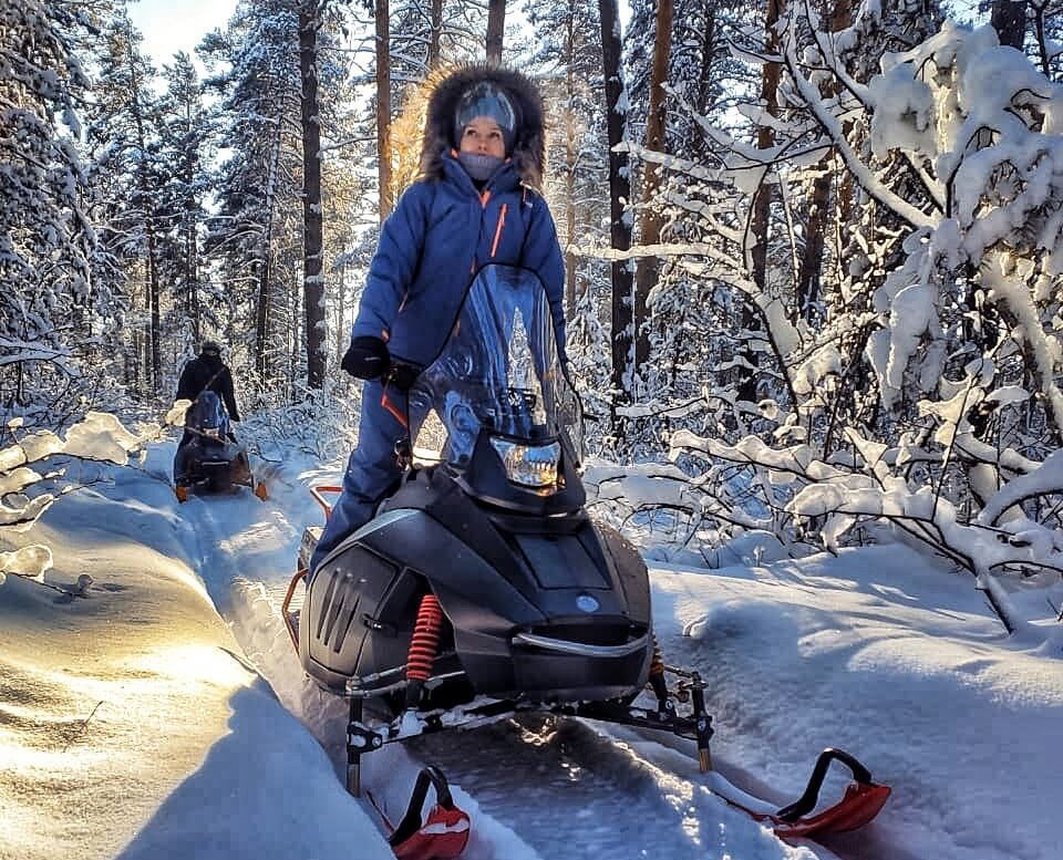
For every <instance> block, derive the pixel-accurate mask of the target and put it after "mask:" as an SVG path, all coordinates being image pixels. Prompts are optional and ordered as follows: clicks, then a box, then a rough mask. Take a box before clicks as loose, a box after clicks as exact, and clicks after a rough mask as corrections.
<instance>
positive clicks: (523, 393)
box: [410, 266, 583, 466]
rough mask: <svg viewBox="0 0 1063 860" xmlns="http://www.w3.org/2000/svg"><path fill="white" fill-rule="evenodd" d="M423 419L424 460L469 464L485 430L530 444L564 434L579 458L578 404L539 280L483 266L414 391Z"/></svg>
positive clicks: (418, 446) (414, 405)
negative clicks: (451, 326) (479, 437)
mask: <svg viewBox="0 0 1063 860" xmlns="http://www.w3.org/2000/svg"><path fill="white" fill-rule="evenodd" d="M410 411H411V416H422V415H423V416H425V418H424V420H423V423H422V424H421V429H420V432H419V433H418V435H417V438H416V441H415V443H414V450H415V453H416V455H417V456H418V457H420V458H432V459H442V460H445V461H446V462H448V463H451V464H453V465H456V466H461V465H462V464H464V463H465V462H467V460H468V458H469V456H470V455H471V454H472V449H473V444H474V443H475V442H476V438H477V436H478V435H479V433H480V431H481V429H486V430H488V431H489V432H490V433H492V434H494V435H498V436H505V437H508V438H511V439H515V440H519V441H522V442H529V443H533V444H541V443H544V442H548V441H551V440H555V439H558V438H559V437H562V436H564V437H567V438H568V439H569V441H570V442H571V444H572V451H573V453H574V454H575V455H576V457H577V459H579V458H581V456H582V441H583V440H582V428H581V422H582V414H581V410H580V405H579V399H578V397H577V396H576V393H575V391H573V389H572V387H571V385H570V384H569V382H568V380H567V379H566V378H565V375H564V372H563V370H562V367H561V361H560V359H559V357H558V351H557V338H556V335H555V333H554V324H553V318H552V316H551V314H550V305H549V303H548V302H547V299H546V292H545V290H544V289H543V286H542V284H541V283H540V281H539V279H538V277H536V275H535V274H534V273H532V272H530V271H528V270H526V269H517V268H513V267H510V266H486V267H485V268H483V269H481V270H480V272H479V273H478V274H477V276H476V278H475V280H474V281H473V282H472V284H471V285H470V287H469V292H468V294H467V296H466V298H465V302H464V304H463V305H462V307H461V310H460V311H459V312H458V317H457V320H456V321H455V323H454V327H453V329H452V330H451V334H450V338H449V340H448V341H447V343H446V344H445V345H444V346H443V350H442V351H441V352H440V354H439V356H438V357H437V358H436V360H435V361H434V362H433V363H432V364H430V365H429V366H428V367H427V368H425V370H424V372H423V373H422V374H421V376H420V378H419V379H418V381H417V384H416V385H415V386H414V387H413V389H411V391H410Z"/></svg>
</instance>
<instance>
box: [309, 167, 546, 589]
mask: <svg viewBox="0 0 1063 860" xmlns="http://www.w3.org/2000/svg"><path fill="white" fill-rule="evenodd" d="M488 263H503V264H510V265H519V266H523V267H524V268H527V269H531V270H532V271H534V272H535V273H536V274H538V276H539V278H540V280H541V281H542V283H543V286H544V287H545V289H546V293H547V297H548V299H549V301H550V306H551V310H552V312H553V317H554V325H555V328H556V330H557V335H558V349H559V351H560V354H561V356H562V357H563V356H564V354H565V352H564V344H565V335H564V332H565V317H564V304H563V292H564V263H563V260H562V256H561V249H560V246H559V245H558V241H557V233H556V229H555V227H554V221H553V218H552V217H551V215H550V210H549V209H548V207H547V205H546V201H545V200H544V199H543V198H542V197H541V196H540V195H539V194H538V193H537V192H535V191H533V190H531V189H529V188H527V187H525V186H523V185H521V180H520V177H519V176H518V174H517V170H516V168H515V166H514V165H513V164H512V163H506V164H504V165H503V166H502V167H500V168H499V169H498V171H496V172H495V174H494V175H493V176H492V177H491V178H490V179H489V180H488V181H487V183H486V184H485V186H484V188H483V191H482V192H481V191H478V190H477V188H476V186H475V185H474V183H473V181H472V179H471V178H470V177H469V175H468V173H466V171H465V169H464V168H463V167H462V166H461V164H460V163H459V162H458V161H457V159H456V158H455V157H454V154H453V153H452V152H446V153H444V154H443V156H442V175H441V177H440V178H437V179H427V180H421V181H419V182H416V183H414V184H413V185H411V186H410V187H409V188H408V189H407V190H406V192H405V193H404V194H403V195H402V198H401V199H400V200H399V203H398V206H397V207H396V208H395V211H394V212H393V213H392V215H391V216H390V217H389V218H388V219H387V221H386V222H385V224H384V227H383V229H382V232H381V236H380V243H379V246H378V248H377V252H376V255H375V256H374V258H373V261H372V264H371V265H370V269H369V277H368V280H367V283H366V288H365V291H364V293H363V295H362V301H361V305H360V306H359V311H358V317H357V320H356V321H355V323H354V328H353V330H352V334H351V336H352V337H358V336H362V335H371V336H373V337H379V338H383V339H384V340H386V341H387V345H388V351H389V353H390V354H391V356H392V357H393V358H394V359H398V360H402V361H405V362H408V363H413V364H416V365H419V366H425V365H427V364H429V363H431V362H432V361H433V360H434V359H435V357H436V356H437V355H438V353H439V351H440V350H441V349H442V347H443V345H444V344H445V342H446V339H447V337H448V335H449V333H450V332H449V329H450V325H451V324H452V322H453V320H454V319H455V316H456V314H457V312H458V309H459V306H460V304H461V301H462V299H463V298H464V296H465V292H466V290H467V288H468V285H469V282H470V281H471V280H472V278H473V276H474V275H475V273H476V271H477V269H479V268H480V267H481V266H483V265H486V264H488ZM383 393H384V390H383V385H382V384H381V382H380V381H379V380H372V381H370V382H367V383H365V385H364V387H363V390H362V415H361V423H360V425H359V436H358V445H357V447H356V448H355V449H354V451H353V452H352V453H351V456H350V459H349V461H348V463H347V470H346V472H345V474H344V477H343V492H342V493H341V495H340V497H339V499H338V500H337V502H336V505H335V507H334V508H333V510H332V513H331V514H330V516H329V518H328V523H327V524H326V527H325V531H324V533H323V534H322V536H321V540H320V541H319V542H318V545H317V548H316V550H315V551H314V554H313V556H312V558H311V561H310V569H311V571H314V570H316V569H317V566H318V564H320V562H321V561H322V559H324V557H325V556H326V555H327V554H328V553H329V552H331V551H332V549H334V548H335V547H336V546H337V545H338V544H339V543H340V542H341V541H342V540H343V539H344V538H345V537H346V536H347V535H349V534H351V533H352V532H354V531H356V530H357V529H358V528H360V527H361V526H363V525H364V524H365V523H367V522H368V521H369V520H370V519H371V518H372V516H373V512H374V511H375V509H376V506H377V504H378V503H379V502H380V500H381V499H382V497H383V496H384V495H385V494H386V493H387V491H388V489H389V487H390V486H391V485H392V484H393V483H394V482H395V481H396V480H397V479H398V478H399V476H400V474H401V473H400V470H399V467H398V466H397V464H396V462H395V456H394V447H395V442H396V441H397V440H399V439H400V438H402V437H403V435H404V433H405V431H404V428H403V427H402V425H401V424H400V422H399V421H398V420H396V418H395V416H394V415H393V414H392V413H391V412H389V411H388V409H387V408H385V407H384V406H382V404H381V400H382V396H383ZM387 393H388V398H389V400H390V402H391V403H392V404H394V406H395V407H397V409H398V410H399V411H400V414H401V412H402V411H404V410H405V401H404V399H403V398H402V397H401V395H399V394H398V393H397V392H396V391H395V390H394V388H389V389H388V392H387Z"/></svg>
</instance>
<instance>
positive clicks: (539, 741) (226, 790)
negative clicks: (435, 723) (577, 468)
mask: <svg viewBox="0 0 1063 860" xmlns="http://www.w3.org/2000/svg"><path fill="white" fill-rule="evenodd" d="M172 454H173V446H172V443H164V444H156V445H154V446H152V447H151V448H150V449H149V452H148V457H147V460H146V461H145V462H144V463H143V464H141V465H138V466H110V465H106V464H99V463H83V464H81V465H80V466H79V468H80V469H81V470H82V472H81V474H79V476H78V477H79V479H80V482H81V484H82V488H81V489H80V490H78V491H76V492H72V493H68V494H66V495H64V496H62V497H61V498H59V499H58V500H57V501H56V502H55V503H54V504H53V505H52V507H51V508H50V509H49V510H48V511H47V512H46V513H45V514H44V516H43V517H42V518H41V520H40V521H38V523H37V524H35V525H34V526H33V527H32V528H30V529H29V530H27V531H24V532H14V531H13V530H10V529H8V530H5V538H6V539H7V541H8V542H9V543H10V542H14V543H16V544H17V545H24V546H28V545H30V544H46V545H48V546H50V547H51V550H52V553H53V557H54V567H53V568H52V569H50V570H48V571H47V572H46V573H44V574H43V576H42V577H41V578H40V579H41V580H43V582H42V581H37V582H34V581H30V580H27V579H25V578H23V577H19V576H14V575H8V576H7V577H6V578H2V575H0V578H2V582H0V858H4V860H8V858H11V860H16V858H17V860H45V858H46V860H54V858H56V857H76V858H79V860H81V858H84V860H94V858H139V857H144V858H148V857H151V858H154V857H166V858H191V857H195V858H197V860H204V858H205V860H212V858H217V860H223V858H224V860H237V858H245V857H246V858H254V860H273V858H277V860H280V858H284V860H288V858H297V857H298V858H318V860H340V858H343V860H350V858H358V860H373V858H388V857H391V856H392V855H391V852H390V850H389V849H388V847H387V844H386V842H385V840H384V836H383V830H382V828H381V826H380V825H379V823H378V819H377V816H376V815H375V813H372V811H371V809H370V807H368V806H367V805H365V803H364V802H359V801H356V800H354V799H352V798H351V797H349V796H348V795H347V794H346V792H345V791H344V789H343V786H342V782H341V778H340V777H339V776H338V773H339V772H340V771H341V769H342V763H343V747H342V734H343V725H344V717H345V714H344V710H343V707H342V704H341V703H339V702H337V701H336V700H334V699H332V698H330V697H328V696H326V695H324V694H322V693H320V692H319V691H318V690H317V689H316V688H315V687H314V686H313V685H312V684H310V683H308V682H307V681H305V679H304V677H303V674H302V671H301V669H300V667H299V665H298V661H297V659H296V657H295V654H294V652H293V649H292V647H291V644H290V642H289V641H288V639H287V636H286V633H285V630H284V627H283V623H282V620H281V618H280V613H279V608H280V603H281V600H282V597H283V593H284V590H285V588H286V587H287V583H288V580H289V578H290V576H291V573H292V570H293V567H294V563H295V558H296V552H297V547H298V541H299V538H300V535H301V533H302V529H303V527H304V525H306V524H307V523H313V522H316V521H319V520H320V516H321V512H320V510H319V509H318V508H317V506H316V504H315V503H314V502H313V501H312V499H311V497H310V495H309V493H308V491H307V488H308V486H309V485H310V484H312V483H331V482H332V481H333V480H334V478H335V475H334V473H328V472H322V471H319V467H317V466H316V465H313V464H311V463H310V462H309V461H307V462H306V463H302V464H301V463H300V462H298V455H293V456H292V457H290V458H289V459H288V460H287V461H286V463H285V464H284V466H283V468H280V467H278V466H277V465H270V464H262V463H259V464H258V467H259V476H260V477H262V478H264V479H265V480H266V482H267V484H268V486H269V489H270V490H271V493H272V495H271V498H270V499H269V500H268V501H266V502H260V501H259V500H258V499H256V498H254V497H253V496H251V495H250V494H249V493H246V492H242V493H240V494H239V495H234V496H231V497H224V498H209V499H193V500H192V501H190V502H189V503H188V504H186V505H183V506H182V505H178V504H177V502H176V499H175V498H174V497H173V493H172V490H171V488H170V486H169V472H170V460H171V458H172ZM84 574H88V575H89V576H90V577H91V578H92V583H91V585H89V586H88V587H87V588H85V589H84V590H83V593H81V594H77V593H76V592H77V591H78V588H77V581H78V578H79V576H82V575H84ZM652 578H653V589H654V617H655V624H656V628H657V633H658V637H659V639H660V642H661V645H662V647H663V650H664V652H665V658H666V661H667V662H669V663H671V664H673V665H680V666H687V667H690V668H696V669H698V670H699V671H701V672H702V674H703V675H704V676H705V677H707V678H708V679H710V687H709V690H708V704H709V708H710V711H711V712H712V713H713V714H714V719H715V726H716V729H717V735H716V737H715V739H714V757H715V760H716V761H717V764H718V766H719V767H720V769H721V771H722V772H724V773H725V774H728V775H730V776H733V777H734V778H735V779H736V780H738V781H743V782H745V784H747V785H749V786H751V787H756V788H758V789H760V790H762V791H769V789H767V785H769V784H770V785H771V786H772V787H773V788H772V789H771V790H774V791H777V792H779V793H778V795H777V800H778V801H779V802H780V803H783V802H786V801H788V800H791V799H793V798H794V797H796V795H797V794H798V793H799V792H800V791H801V789H802V788H803V783H804V780H805V778H806V777H807V774H808V770H809V768H810V766H811V763H812V761H813V760H814V758H815V756H816V754H817V753H818V751H819V750H820V749H821V748H823V747H825V746H829V745H837V746H841V747H844V748H846V749H848V750H849V751H851V752H853V753H854V754H856V755H857V756H859V757H860V758H861V759H862V760H863V761H864V762H865V763H866V764H867V765H868V766H869V767H870V768H871V770H872V772H873V774H874V775H875V777H876V778H877V779H880V780H882V781H885V782H887V783H889V784H891V785H892V786H893V788H894V794H893V797H892V798H891V800H890V802H889V803H888V804H887V806H886V808H885V810H884V811H883V812H882V814H881V815H880V817H879V819H878V820H877V821H876V822H875V823H873V824H872V825H870V826H869V827H867V828H865V829H864V830H862V831H860V832H858V833H855V834H850V835H847V836H845V837H844V838H841V837H839V838H835V839H833V840H831V841H830V842H829V844H828V845H827V846H826V847H824V846H822V845H818V844H814V843H808V842H801V843H797V844H793V845H788V844H786V843H784V842H782V841H780V840H778V839H776V838H775V837H774V836H773V835H772V834H771V833H770V831H768V830H767V829H765V828H763V827H761V826H759V825H756V824H754V823H752V822H751V821H749V820H748V819H747V818H745V816H743V815H742V814H740V813H738V812H736V811H735V810H733V809H730V808H729V807H727V806H726V805H724V804H723V803H722V802H720V801H719V800H717V799H716V798H715V797H714V796H713V795H711V794H710V793H709V792H707V790H706V788H705V780H704V778H703V777H702V776H701V775H699V774H698V772H697V766H696V762H695V761H694V759H693V756H692V749H691V745H688V744H687V743H686V742H679V741H676V740H675V739H669V738H666V737H665V738H653V737H651V736H649V735H647V734H644V733H637V732H634V731H628V730H620V729H617V728H615V727H606V726H602V725H597V724H591V723H583V722H579V721H574V720H570V721H557V720H527V721H523V722H521V723H520V724H519V725H518V724H509V723H507V724H501V725H496V726H493V727H490V728H486V729H480V730H477V731H475V732H469V733H464V734H455V735H450V736H446V735H441V736H435V737H432V738H425V739H420V740H418V741H417V742H414V743H411V744H410V745H409V747H408V748H406V749H400V748H388V749H386V750H384V751H381V752H379V753H374V754H373V755H371V756H369V757H367V759H366V765H365V768H364V781H365V784H366V786H367V787H368V789H369V791H370V792H371V793H372V794H373V796H374V798H375V799H376V801H377V803H378V804H380V805H381V806H382V807H383V808H384V809H385V810H386V811H387V812H388V814H389V815H391V816H392V817H397V816H398V815H399V814H401V806H402V804H403V802H404V800H405V798H406V797H407V796H408V793H409V790H410V787H411V784H412V779H413V776H414V774H415V773H416V769H417V767H418V766H419V763H420V762H423V761H434V762H437V763H439V764H440V765H441V766H442V767H443V768H444V770H445V771H446V772H447V773H448V775H449V776H450V777H451V781H452V782H453V783H454V784H455V785H456V791H455V795H456V797H457V799H458V802H459V803H460V804H461V805H462V806H463V807H464V808H466V809H467V810H468V811H469V812H470V814H471V815H472V816H473V822H474V824H473V839H472V841H471V842H470V846H469V848H468V849H467V852H466V856H467V857H469V858H472V860H486V858H498V860H503V858H504V860H520V858H544V860H558V858H577V857H579V858H583V857H588V858H589V857H608V858H610V860H625V858H643V857H651V858H658V857H659V858H670V860H671V858H688V857H689V858H736V860H756V859H757V858H817V857H818V858H832V857H835V856H838V857H843V858H883V860H884V858H890V860H908V858H911V860H915V858H918V859H919V860H923V858H944V859H945V860H1058V858H1059V857H1061V856H1063V828H1060V827H1059V825H1058V821H1057V820H1056V819H1055V815H1056V814H1057V813H1056V808H1057V806H1058V800H1059V797H1058V786H1059V784H1060V776H1059V775H1060V774H1061V773H1063V748H1061V745H1060V743H1059V739H1060V736H1061V735H1060V726H1063V661H1061V660H1060V659H1059V658H1058V656H1057V657H1053V656H1052V655H1050V654H1045V653H1044V650H1043V649H1041V650H1040V651H1034V650H1031V649H1026V648H1024V647H1023V646H1022V645H1021V644H1020V643H1016V642H1013V641H1009V639H1008V638H1007V637H1006V636H1005V635H1004V632H1003V629H1002V627H1001V625H1000V623H999V622H998V621H997V620H996V619H995V617H994V616H993V614H992V613H991V611H990V610H989V609H988V608H987V606H986V605H985V602H984V600H983V598H982V596H981V595H980V594H979V593H978V592H977V591H975V590H974V588H973V583H972V581H971V579H970V578H969V577H968V576H967V575H966V574H962V573H954V572H950V571H949V570H948V569H947V568H945V567H942V566H934V565H932V564H930V563H929V562H928V561H927V560H926V559H925V558H923V557H921V556H919V555H917V554H915V553H914V552H913V551H911V550H909V549H907V548H905V547H902V546H900V545H893V546H879V547H873V548H864V549H859V550H846V551H843V552H842V553H841V554H840V555H839V556H837V557H832V556H827V555H822V556H815V557H812V558H809V559H804V560H801V561H779V562H774V563H771V564H765V565H763V566H757V565H756V564H755V562H754V561H753V559H749V560H748V562H747V563H746V564H739V565H735V566H732V567H727V568H724V569H720V570H713V571H708V570H703V569H696V568H689V567H678V566H668V565H662V564H660V563H658V562H654V563H653V570H652ZM1061 591H1063V589H1061V587H1060V586H1059V585H1058V584H1056V585H1055V586H1052V587H1050V588H1044V587H1040V588H1038V589H1037V590H1036V591H1031V593H1030V595H1029V599H1026V598H1024V597H1022V596H1021V595H1020V596H1019V597H1018V599H1019V601H1020V603H1021V605H1024V606H1025V607H1026V608H1027V609H1028V617H1029V618H1031V619H1032V620H1034V621H1036V622H1038V623H1046V624H1047V623H1055V610H1054V608H1053V606H1052V605H1051V604H1050V602H1049V601H1052V602H1054V604H1055V606H1058V605H1059V603H1060V598H1061V597H1063V594H1061ZM1023 601H1025V602H1023Z"/></svg>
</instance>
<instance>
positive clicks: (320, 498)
mask: <svg viewBox="0 0 1063 860" xmlns="http://www.w3.org/2000/svg"><path fill="white" fill-rule="evenodd" d="M342 492H343V487H334V486H332V485H331V484H324V485H322V486H320V487H311V488H310V495H311V496H313V497H314V501H315V502H317V503H318V504H319V505H321V509H322V510H323V511H324V512H325V519H328V518H329V515H330V514H331V513H332V505H330V504H329V502H328V499H326V498H325V496H324V494H325V493H342Z"/></svg>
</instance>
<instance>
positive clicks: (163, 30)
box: [129, 0, 236, 66]
mask: <svg viewBox="0 0 1063 860" xmlns="http://www.w3.org/2000/svg"><path fill="white" fill-rule="evenodd" d="M235 8H236V0H138V2H134V3H130V4H129V17H130V19H132V21H133V25H134V26H135V27H136V28H137V29H138V30H140V32H141V33H143V34H144V49H145V50H146V51H147V53H149V54H150V55H151V57H152V59H153V60H154V61H155V62H156V64H158V65H160V66H161V65H162V64H163V63H168V62H170V60H171V59H172V58H173V55H174V54H176V53H177V52H178V51H185V52H186V53H188V54H189V55H190V56H194V54H193V50H194V48H195V47H196V45H197V44H198V43H199V40H200V39H202V38H203V36H204V34H205V33H207V32H209V31H210V30H213V29H215V28H216V27H221V26H223V25H224V24H225V22H226V21H227V20H228V19H229V16H230V15H232V13H233V10H234V9H235Z"/></svg>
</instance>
